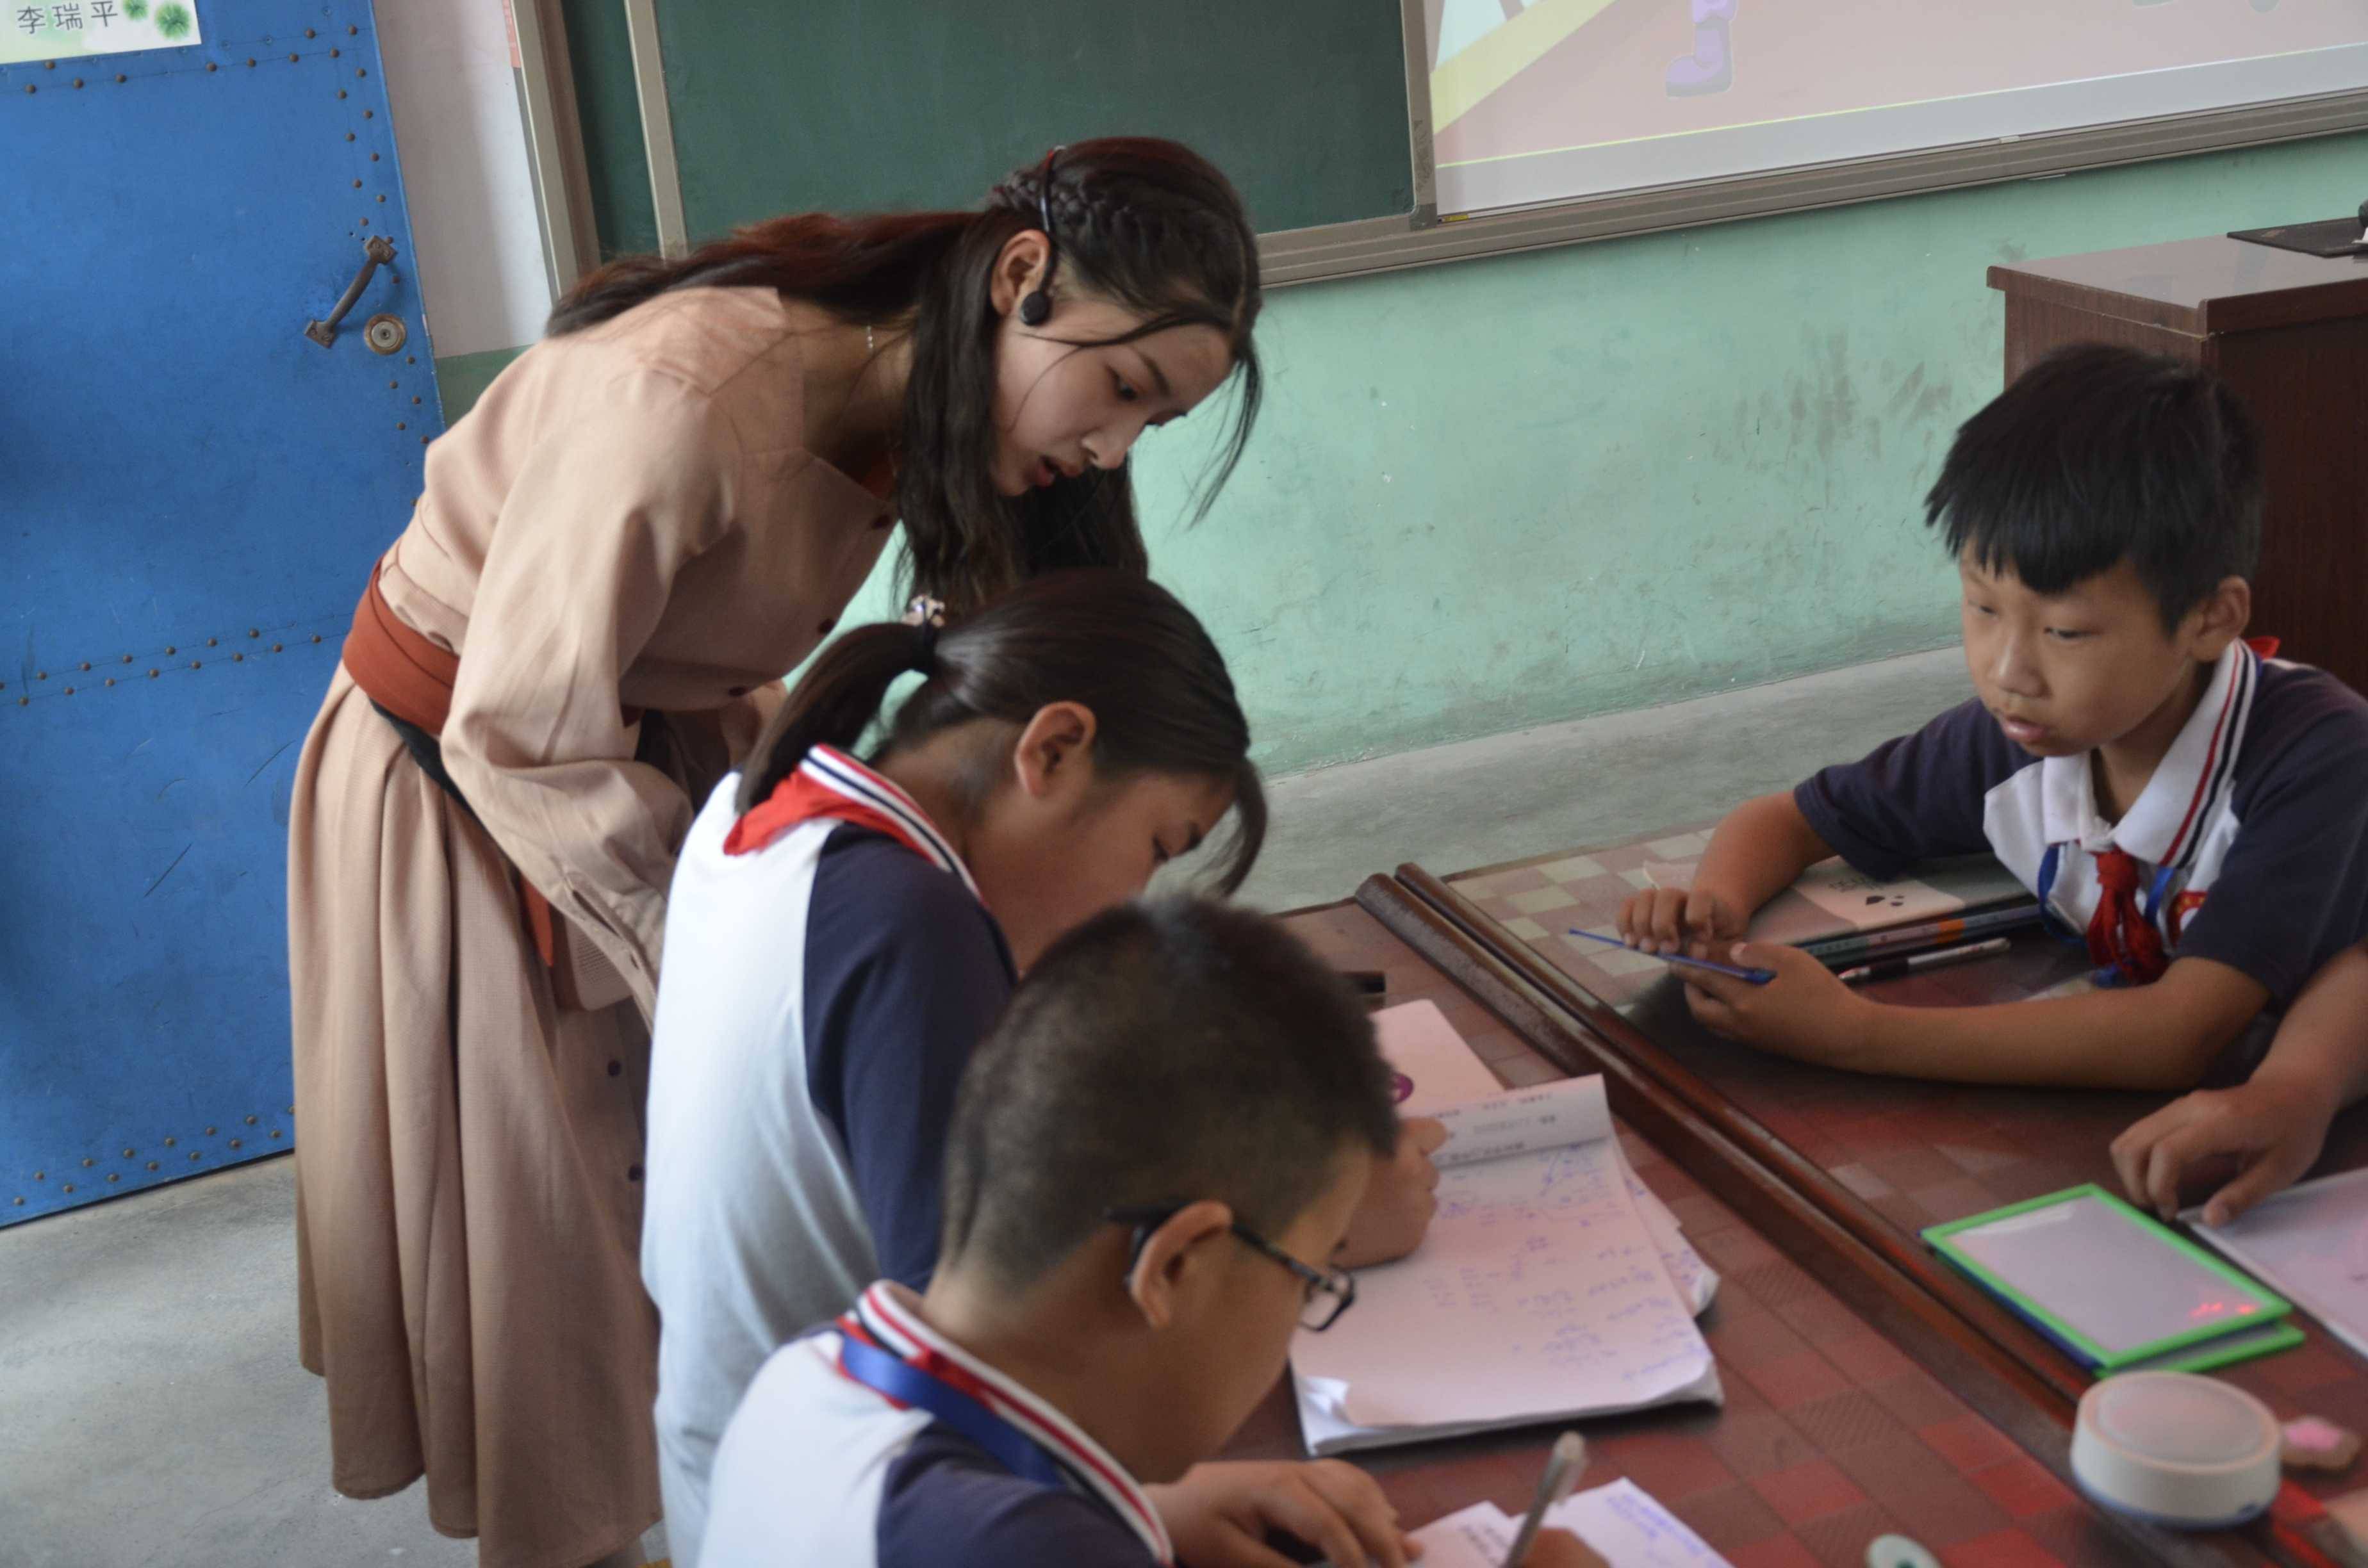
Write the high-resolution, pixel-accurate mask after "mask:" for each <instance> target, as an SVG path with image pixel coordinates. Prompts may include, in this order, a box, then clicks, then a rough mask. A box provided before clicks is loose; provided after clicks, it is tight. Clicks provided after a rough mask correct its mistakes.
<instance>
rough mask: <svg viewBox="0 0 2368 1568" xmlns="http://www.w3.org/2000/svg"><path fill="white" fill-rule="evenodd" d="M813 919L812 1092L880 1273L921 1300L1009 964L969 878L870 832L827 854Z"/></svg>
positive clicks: (834, 842) (842, 841) (834, 844)
mask: <svg viewBox="0 0 2368 1568" xmlns="http://www.w3.org/2000/svg"><path fill="white" fill-rule="evenodd" d="M809 911H810V913H809V914H808V915H807V926H806V967H805V1045H806V1084H807V1086H808V1092H809V1093H810V1094H811V1095H812V1096H814V1108H815V1109H816V1110H817V1111H818V1112H820V1113H821V1115H822V1117H823V1119H825V1120H826V1121H827V1122H829V1124H830V1125H831V1127H832V1128H833V1129H834V1130H835V1131H837V1133H838V1137H839V1142H840V1145H841V1146H842V1147H843V1148H845V1149H846V1151H847V1154H848V1163H849V1165H851V1166H852V1167H853V1171H854V1176H855V1190H856V1196H857V1198H858V1199H860V1201H861V1203H862V1205H863V1215H864V1219H865V1221H867V1222H868V1223H869V1224H870V1225H871V1245H872V1250H873V1252H874V1253H875V1254H876V1255H877V1256H878V1257H879V1260H880V1267H881V1271H882V1273H883V1274H885V1275H886V1276H887V1277H888V1278H891V1279H894V1280H896V1281H897V1282H898V1283H900V1284H905V1285H909V1286H911V1287H912V1288H913V1289H915V1290H921V1289H923V1288H924V1287H926V1286H927V1285H928V1281H929V1275H930V1273H931V1271H933V1270H934V1269H935V1268H936V1267H937V1265H938V1221H939V1214H940V1212H941V1209H942V1204H941V1198H940V1194H939V1175H940V1172H941V1170H942V1168H943V1165H944V1160H945V1145H946V1129H947V1126H948V1124H949V1123H950V1122H951V1120H952V1119H953V1106H954V1089H955V1086H956V1085H959V1084H960V1083H961V1082H962V1067H963V1066H964V1064H965V1063H967V1062H969V1061H970V1056H971V1052H972V1051H973V1050H975V1049H976V1048H977V1046H978V1042H979V1041H980V1040H982V1039H984V1038H985V1034H986V1031H987V1029H988V1028H991V1027H992V1026H993V1025H994V1023H995V1020H996V1017H999V1016H1000V1015H1001V1014H1002V1011H1003V1006H1004V1004H1005V1003H1006V1002H1008V1000H1010V997H1011V990H1012V986H1013V983H1014V980H1015V976H1014V973H1013V970H1012V965H1011V955H1010V951H1009V949H1008V948H1006V947H1005V945H1004V941H1003V933H1002V930H1001V928H1000V927H998V926H996V923H995V919H994V917H993V916H992V915H988V914H987V912H986V910H985V907H984V906H982V905H981V904H980V903H979V902H978V901H977V900H976V899H974V898H973V897H972V896H971V895H970V892H969V890H968V889H966V888H964V887H963V886H962V881H961V880H960V879H959V878H957V877H955V876H954V875H953V874H951V872H947V871H941V870H939V869H938V868H937V867H936V866H934V865H932V864H930V863H929V862H928V861H927V860H925V859H923V858H921V857H920V856H918V855H916V854H915V853H914V852H913V851H912V850H910V849H907V848H905V846H903V845H901V844H898V843H896V842H895V841H894V840H893V839H889V838H886V837H883V836H882V835H879V834H876V833H872V832H871V831H869V830H867V829H861V828H854V827H843V828H840V829H839V830H838V831H837V832H836V833H834V834H833V835H831V837H830V840H829V842H828V843H826V844H825V846H823V852H822V859H821V862H820V864H819V865H817V866H816V867H815V869H814V897H813V902H812V903H811V904H810V906H809Z"/></svg>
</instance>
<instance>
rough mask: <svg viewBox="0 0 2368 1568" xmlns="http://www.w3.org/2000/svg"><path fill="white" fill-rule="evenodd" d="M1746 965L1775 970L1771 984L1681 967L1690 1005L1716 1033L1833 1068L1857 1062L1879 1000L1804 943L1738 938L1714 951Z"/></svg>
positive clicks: (1720, 958)
mask: <svg viewBox="0 0 2368 1568" xmlns="http://www.w3.org/2000/svg"><path fill="white" fill-rule="evenodd" d="M1710 956H1711V957H1712V958H1713V959H1716V960H1718V961H1719V962H1721V963H1730V964H1734V965H1736V967H1737V968H1741V969H1772V970H1774V971H1776V978H1775V979H1774V980H1771V981H1770V982H1769V983H1767V984H1765V985H1754V984H1752V983H1750V982H1749V981H1746V980H1736V979H1733V978H1730V977H1729V976H1727V975H1724V974H1714V973H1712V972H1710V971H1705V970H1699V969H1680V970H1679V971H1677V973H1678V978H1679V979H1680V980H1682V981H1684V982H1685V983H1686V1006H1688V1007H1689V1008H1691V1010H1692V1012H1693V1016H1694V1017H1697V1018H1699V1019H1701V1020H1702V1024H1703V1026H1704V1027H1705V1028H1709V1029H1710V1030H1711V1031H1712V1032H1713V1033H1715V1034H1722V1035H1725V1037H1726V1038H1727V1039H1729V1040H1741V1041H1743V1042H1744V1043H1745V1044H1747V1045H1756V1046H1758V1047H1759V1049H1760V1050H1762V1051H1774V1052H1775V1053H1776V1054H1778V1055H1779V1056H1790V1057H1793V1058H1796V1059H1798V1060H1800V1061H1803V1062H1821V1063H1823V1064H1824V1065H1826V1066H1827V1067H1851V1066H1855V1065H1857V1058H1858V1057H1859V1055H1860V1053H1861V1047H1862V1044H1863V1042H1864V1040H1865V1038H1866V1025H1867V1021H1868V1017H1869V1015H1870V1013H1871V1012H1872V1010H1873V1006H1874V1004H1873V1003H1871V1002H1869V1001H1867V999H1866V998H1865V997H1863V996H1861V995H1859V994H1857V993H1856V992H1854V991H1852V990H1851V989H1850V987H1849V986H1847V985H1844V984H1843V983H1841V982H1840V981H1839V979H1837V978H1836V977H1835V975H1834V973H1833V971H1831V970H1828V969H1827V968H1826V966H1825V965H1824V964H1821V963H1819V962H1818V961H1817V960H1816V959H1813V958H1811V957H1810V956H1809V955H1808V954H1806V953H1804V952H1803V951H1801V950H1800V949H1798V948H1788V947H1786V946H1784V945H1783V944H1782V943H1781V942H1737V943H1735V944H1734V945H1733V946H1732V947H1729V948H1727V949H1724V950H1720V951H1714V952H1713V953H1712V954H1711V955H1710Z"/></svg>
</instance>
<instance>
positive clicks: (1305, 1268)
mask: <svg viewBox="0 0 2368 1568" xmlns="http://www.w3.org/2000/svg"><path fill="white" fill-rule="evenodd" d="M1188 1207H1189V1205H1186V1204H1182V1203H1138V1204H1133V1205H1130V1206H1129V1207H1126V1208H1123V1209H1108V1210H1103V1211H1102V1218H1103V1219H1105V1220H1107V1221H1110V1223H1111V1224H1113V1225H1132V1226H1133V1227H1134V1245H1133V1248H1132V1249H1131V1250H1130V1251H1129V1252H1128V1253H1127V1268H1128V1270H1129V1271H1130V1272H1132V1271H1133V1267H1134V1266H1135V1264H1136V1263H1137V1262H1139V1261H1141V1259H1142V1257H1143V1249H1144V1245H1145V1244H1148V1243H1149V1242H1150V1240H1151V1233H1152V1232H1154V1231H1156V1230H1157V1229H1159V1227H1160V1226H1162V1225H1164V1224H1166V1223H1167V1221H1170V1220H1173V1219H1174V1218H1176V1216H1177V1215H1178V1214H1180V1213H1182V1212H1183V1211H1184V1210H1185V1209H1186V1208H1188ZM1228 1228H1229V1229H1230V1230H1232V1232H1233V1233H1234V1237H1235V1240H1237V1241H1239V1242H1240V1243H1242V1244H1243V1245H1245V1246H1247V1247H1250V1248H1253V1249H1254V1250H1256V1251H1258V1252H1260V1253H1263V1254H1265V1255H1266V1256H1269V1257H1270V1258H1272V1259H1274V1260H1275V1262H1277V1263H1279V1264H1281V1265H1282V1266H1283V1267H1285V1268H1288V1269H1290V1270H1291V1271H1292V1273H1293V1274H1294V1275H1297V1276H1298V1277H1299V1282H1300V1286H1301V1289H1302V1290H1304V1293H1305V1297H1306V1300H1305V1301H1304V1304H1303V1305H1302V1307H1301V1308H1300V1312H1299V1326H1300V1327H1302V1328H1304V1329H1305V1330H1307V1331H1308V1332H1309V1333H1310V1334H1321V1333H1323V1332H1324V1331H1325V1330H1326V1329H1327V1328H1330V1327H1331V1326H1332V1325H1333V1324H1336V1323H1338V1322H1339V1321H1340V1314H1341V1313H1342V1312H1347V1311H1348V1310H1349V1308H1350V1307H1352V1306H1355V1305H1356V1304H1357V1280H1356V1277H1355V1276H1353V1275H1351V1274H1350V1273H1349V1271H1348V1270H1347V1269H1345V1268H1329V1267H1325V1268H1319V1267H1316V1266H1315V1265H1314V1264H1309V1263H1302V1262H1300V1261H1299V1259H1297V1258H1295V1257H1293V1256H1291V1255H1290V1254H1289V1253H1287V1252H1285V1251H1283V1250H1282V1249H1281V1247H1279V1246H1277V1245H1275V1244H1273V1243H1272V1242H1270V1241H1269V1240H1267V1239H1266V1238H1265V1237H1264V1236H1262V1235H1259V1234H1258V1233H1257V1232H1256V1231H1253V1230H1251V1229H1250V1228H1249V1227H1248V1226H1247V1225H1242V1224H1235V1225H1233V1226H1230V1227H1228Z"/></svg>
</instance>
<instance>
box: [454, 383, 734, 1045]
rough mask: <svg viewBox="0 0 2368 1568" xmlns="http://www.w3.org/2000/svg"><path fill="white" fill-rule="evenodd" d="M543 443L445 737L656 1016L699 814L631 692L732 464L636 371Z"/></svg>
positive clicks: (487, 812)
mask: <svg viewBox="0 0 2368 1568" xmlns="http://www.w3.org/2000/svg"><path fill="white" fill-rule="evenodd" d="M598 403H599V407H598V411H597V412H595V413H592V414H589V415H586V416H585V417H583V418H580V419H577V420H575V421H574V422H572V423H570V424H569V425H567V426H565V427H564V428H562V427H554V428H553V429H552V430H551V431H550V432H549V433H547V434H546V435H544V436H543V437H541V440H540V441H539V442H538V443H537V444H536V446H535V448H534V449H533V450H532V451H531V452H530V453H529V456H528V458H527V460H526V461H525V463H524V464H523V466H522V467H521V468H520V469H519V471H518V475H517V478H516V479H515V481H514V482H513V483H512V484H511V487H510V489H509V491H508V494H507V496H506V497H505V499H504V501H503V503H502V509H501V515H500V517H498V518H497V519H496V521H495V527H494V531H493V537H492V542H491V544H490V546H489V547H488V549H487V551H486V555H485V563H484V572H483V574H482V575H481V577H480V579H479V582H478V585H477V593H476V599H475V602H474V604H473V605H472V608H471V609H470V613H469V632H468V639H467V642H466V643H465V645H464V647H463V648H462V651H461V673H460V677H459V679H458V681H457V682H456V683H455V685H454V687H453V692H452V712H451V717H450V719H449V720H448V721H447V722H446V724H445V727H444V761H445V766H446V767H448V768H449V769H450V772H451V775H452V780H453V782H454V783H455V784H457V785H458V786H460V790H461V794H462V795H464V796H465V797H467V799H468V801H469V802H470V804H471V805H472V806H473V807H474V808H475V809H476V812H477V815H478V817H479V819H480V820H482V821H483V822H484V825H485V830H486V831H487V832H488V833H490V834H491V835H493V838H494V841H495V843H496V844H498V845H499V846H501V849H502V853H503V854H505V855H507V856H508V857H509V858H510V861H511V863H512V864H514V865H516V866H517V867H518V870H519V872H520V873H521V874H522V875H524V876H525V878H526V879H527V881H529V882H531V883H532V884H533V885H534V886H535V887H536V888H537V889H538V890H540V891H541V893H542V895H543V896H544V897H545V898H548V899H549V900H550V901H551V903H552V908H553V909H554V910H556V911H557V912H558V913H559V914H560V915H562V916H564V918H565V919H566V920H568V921H569V922H570V923H571V924H572V925H573V926H575V931H576V933H579V934H581V935H583V936H586V937H590V938H591V940H592V941H593V942H594V944H595V945H596V946H598V948H599V949H600V950H601V951H602V952H603V953H604V954H606V955H607V956H608V958H609V961H610V962H611V963H613V964H615V965H616V967H617V970H618V972H619V973H620V975H621V976H622V977H623V978H624V980H625V982H626V983H627V984H628V985H630V986H631V987H632V994H633V997H634V1000H635V1001H636V1002H637V1003H639V1004H640V1006H641V1009H642V1012H643V1016H644V1017H647V1016H648V1015H649V1014H650V1012H651V1010H652V1007H653V1006H654V1005H655V998H656V994H657V971H658V958H659V949H660V946H661V943H662V941H663V938H664V935H665V925H666V887H667V884H668V882H669V881H671V880H672V878H673V874H674V861H675V854H676V851H677V848H678V846H680V845H681V843H682V839H683V835H685V834H686V833H687V832H689V827H690V820H691V816H692V814H693V811H694V805H693V802H692V801H689V799H688V798H687V797H686V796H685V795H684V794H683V792H682V790H680V789H678V788H677V786H676V785H675V783H674V782H673V781H672V780H671V779H669V778H667V777H666V775H665V774H663V773H661V772H659V771H658V770H657V769H655V768H653V767H643V765H641V764H639V763H636V762H635V761H634V760H633V752H634V741H635V732H634V731H633V730H632V729H631V728H629V727H628V726H627V725H626V723H625V720H624V714H623V709H622V705H621V703H620V699H619V696H618V687H619V683H620V678H621V676H622V674H623V672H624V670H625V669H626V668H627V667H628V666H629V665H631V664H632V661H633V659H634V657H635V656H636V655H637V654H638V653H640V652H641V650H642V647H643V644H644V643H645V642H647V641H648V639H649V637H650V635H651V634H652V632H653V631H655V628H656V626H657V623H658V619H659V616H660V614H661V613H662V612H663V611H664V610H665V608H666V600H667V597H668V595H669V594H670V592H671V591H672V587H673V584H674V580H675V577H676V574H677V573H678V572H679V571H680V570H681V568H682V566H683V564H684V563H685V562H689V560H691V559H693V558H694V557H696V556H697V555H698V554H699V553H700V551H703V550H705V549H707V548H710V547H711V546H712V544H713V543H714V542H715V540H716V539H717V538H718V537H719V536H720V534H721V533H722V530H723V519H724V518H725V517H728V516H729V515H730V508H731V506H732V505H733V501H734V495H733V489H734V482H735V480H736V478H737V472H738V454H737V450H736V448H735V446H734V440H733V437H732V436H731V434H730V431H729V428H728V426H726V424H725V422H724V421H723V419H722V418H721V417H720V416H716V415H713V413H712V410H711V408H710V406H709V404H708V402H707V400H706V398H705V397H704V396H703V395H701V394H700V393H698V392H694V391H692V390H690V389H689V388H687V387H685V386H683V385H681V384H680V383H678V382H677V381H672V380H671V379H669V378H666V377H664V376H661V375H656V374H654V373H649V372H641V373H636V374H632V375H628V376H625V377H622V378H620V380H619V381H616V382H614V383H612V384H611V385H610V386H609V387H608V388H605V389H603V391H602V393H601V394H600V397H599V399H598Z"/></svg>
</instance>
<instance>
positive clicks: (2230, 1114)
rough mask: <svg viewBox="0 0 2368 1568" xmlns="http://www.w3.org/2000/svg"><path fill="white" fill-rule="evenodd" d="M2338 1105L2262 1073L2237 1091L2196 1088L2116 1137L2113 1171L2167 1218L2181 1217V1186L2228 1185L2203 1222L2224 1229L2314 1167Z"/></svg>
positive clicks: (2322, 1091) (2324, 1090)
mask: <svg viewBox="0 0 2368 1568" xmlns="http://www.w3.org/2000/svg"><path fill="white" fill-rule="evenodd" d="M2336 1099H2337V1096H2336V1095H2335V1094H2334V1093H2333V1092H2332V1090H2330V1089H2329V1088H2328V1087H2327V1086H2325V1085H2318V1084H2311V1083H2295V1082H2289V1081H2285V1080H2281V1079H2274V1078H2273V1079H2270V1080H2266V1081H2265V1080H2263V1079H2262V1078H2261V1076H2260V1074H2255V1075H2254V1078H2253V1081H2252V1082H2251V1083H2248V1084H2240V1085H2237V1087H2235V1088H2233V1089H2198V1090H2197V1091H2196V1092H2195V1093H2193V1094H2192V1095H2185V1096H2180V1098H2178V1099H2175V1100H2173V1101H2171V1102H2170V1103H2169V1105H2167V1106H2165V1107H2163V1108H2161V1109H2160V1110H2158V1111H2157V1112H2155V1113H2154V1114H2153V1115H2152V1116H2150V1117H2147V1118H2146V1119H2145V1120H2144V1121H2141V1122H2139V1123H2138V1124H2137V1125H2135V1127H2132V1128H2131V1129H2130V1130H2129V1131H2126V1132H2124V1133H2123V1134H2122V1135H2121V1136H2120V1137H2119V1138H2116V1139H2114V1140H2113V1169H2114V1170H2116V1171H2118V1172H2119V1173H2120V1174H2121V1178H2122V1187H2123V1189H2124V1190H2125V1191H2127V1192H2128V1193H2129V1195H2130V1197H2131V1198H2132V1199H2135V1200H2136V1201H2137V1202H2139V1203H2142V1204H2144V1205H2146V1207H2147V1208H2150V1209H2152V1210H2154V1211H2155V1212H2156V1213H2157V1214H2159V1215H2161V1216H2162V1217H2163V1218H2164V1219H2166V1220H2168V1219H2169V1218H2171V1217H2172V1216H2173V1215H2175V1214H2177V1213H2178V1212H2179V1194H2180V1187H2182V1186H2186V1185H2209V1184H2211V1183H2213V1182H2221V1183H2223V1185H2222V1186H2221V1187H2220V1188H2219V1190H2218V1191H2216V1192H2214V1193H2213V1195H2212V1196H2211V1198H2210V1199H2208V1200H2206V1201H2205V1203H2204V1205H2203V1222H2204V1223H2205V1224H2207V1225H2225V1224H2226V1223H2227V1222H2228V1221H2231V1220H2233V1219H2235V1218H2236V1217H2237V1215H2239V1214H2242V1213H2243V1212H2244V1211H2245V1210H2248V1209H2250V1208H2251V1207H2252V1206H2253V1205H2254V1204H2256V1203H2259V1202H2260V1200H2261V1199H2264V1198H2267V1197H2268V1196H2269V1195H2270V1194H2271V1193H2273V1192H2275V1191H2277V1190H2278V1189H2280V1188H2281V1187H2287V1186H2290V1185H2292V1184H2293V1182H2294V1180H2295V1178H2297V1177H2298V1176H2301V1175H2302V1174H2303V1172H2305V1171H2306V1170H2308V1169H2310V1167H2311V1165H2312V1164H2313V1163H2314V1162H2316V1161H2317V1158H2318V1152H2319V1150H2320V1149H2321V1148H2322V1147H2323V1146H2325V1144H2326V1142H2327V1128H2328V1123H2329V1122H2331V1121H2333V1120H2334V1119H2335V1110H2336ZM2232 1170H2233V1171H2234V1172H2235V1173H2236V1175H2235V1177H2234V1179H2233V1180H2232V1179H2228V1176H2229V1173H2230V1172H2231V1171H2232Z"/></svg>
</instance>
